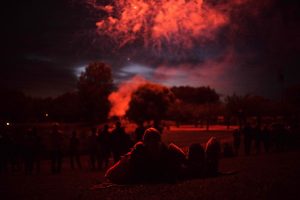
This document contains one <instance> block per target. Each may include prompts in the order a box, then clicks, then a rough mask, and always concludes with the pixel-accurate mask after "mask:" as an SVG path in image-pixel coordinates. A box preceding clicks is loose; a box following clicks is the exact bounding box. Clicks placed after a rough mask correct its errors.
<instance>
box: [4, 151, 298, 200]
mask: <svg viewBox="0 0 300 200" xmlns="http://www.w3.org/2000/svg"><path fill="white" fill-rule="evenodd" d="M299 158H300V151H299V150H293V151H289V152H283V153H270V154H262V155H252V156H248V157H246V156H243V155H241V156H240V157H236V158H226V159H222V160H221V170H223V171H227V170H238V171H239V172H238V173H237V174H235V175H228V176H221V177H217V178H206V179H196V180H188V181H183V182H179V183H176V184H156V185H133V186H112V187H106V188H95V189H92V187H93V186H95V185H99V184H100V183H101V182H103V181H104V179H103V172H90V171H87V170H83V171H79V170H75V171H71V170H65V171H64V172H63V173H62V174H60V175H52V174H50V173H48V172H47V171H46V170H44V171H43V172H41V174H39V175H32V176H28V175H27V176H26V175H24V174H22V173H20V174H18V173H16V174H7V175H1V176H0V193H1V196H0V199H118V200H119V199H164V200H166V199H182V200H183V199H300V194H299V193H300V172H299V171H300V159H299Z"/></svg>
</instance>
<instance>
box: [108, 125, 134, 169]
mask: <svg viewBox="0 0 300 200" xmlns="http://www.w3.org/2000/svg"><path fill="white" fill-rule="evenodd" d="M129 147H130V138H129V136H128V135H127V134H126V133H125V130H124V128H123V127H122V126H121V122H120V121H117V122H116V127H115V128H114V130H113V131H112V133H111V150H112V155H113V159H114V162H115V163H116V162H118V161H119V160H120V159H121V156H122V155H123V154H125V153H127V151H128V150H129Z"/></svg>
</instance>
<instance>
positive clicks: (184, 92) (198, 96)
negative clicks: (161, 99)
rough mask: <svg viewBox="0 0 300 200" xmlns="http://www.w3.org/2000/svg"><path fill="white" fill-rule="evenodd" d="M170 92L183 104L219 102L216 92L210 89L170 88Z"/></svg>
mask: <svg viewBox="0 0 300 200" xmlns="http://www.w3.org/2000/svg"><path fill="white" fill-rule="evenodd" d="M171 91H172V92H173V93H174V95H175V96H176V98H178V99H180V100H181V101H183V102H185V103H191V104H204V103H217V102H219V100H220V97H219V95H218V94H217V93H216V91H215V90H214V89H212V88H210V87H191V86H179V87H172V88H171Z"/></svg>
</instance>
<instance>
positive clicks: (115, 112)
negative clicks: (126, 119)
mask: <svg viewBox="0 0 300 200" xmlns="http://www.w3.org/2000/svg"><path fill="white" fill-rule="evenodd" d="M146 82H147V81H146V80H145V79H144V78H143V77H141V76H134V77H133V78H132V79H130V80H128V81H126V82H124V83H122V84H120V85H119V88H118V90H117V91H116V92H112V93H111V94H110V95H109V97H108V100H109V101H110V103H111V110H110V112H109V117H112V116H118V117H122V116H124V115H125V114H126V111H127V110H128V108H129V103H130V100H131V95H132V93H133V92H134V91H135V90H137V88H138V87H139V86H140V85H143V84H145V83H146Z"/></svg>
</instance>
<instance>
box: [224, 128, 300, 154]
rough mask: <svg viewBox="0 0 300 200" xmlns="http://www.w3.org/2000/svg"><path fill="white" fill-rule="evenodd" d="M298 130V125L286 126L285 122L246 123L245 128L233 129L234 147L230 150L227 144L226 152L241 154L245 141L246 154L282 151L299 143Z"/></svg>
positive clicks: (225, 146)
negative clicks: (241, 147)
mask: <svg viewBox="0 0 300 200" xmlns="http://www.w3.org/2000/svg"><path fill="white" fill-rule="evenodd" d="M297 132H298V130H297V127H290V126H286V125H285V124H283V123H274V124H265V125H263V126H261V125H259V124H255V125H251V124H250V123H246V124H245V126H244V127H243V128H241V129H235V130H234V131H233V145H232V147H233V148H232V150H230V149H231V147H229V146H228V144H225V145H224V153H225V154H226V155H227V156H228V157H229V156H230V155H232V156H234V155H239V151H240V146H241V143H243V146H244V154H245V155H250V154H260V153H261V152H262V151H264V152H265V153H269V152H270V151H273V152H275V151H276V152H281V151H284V150H287V149H289V148H292V147H295V146H296V145H297V141H298V140H299V138H297V137H299V136H298V134H297ZM242 136H243V137H242ZM242 139H243V140H242ZM226 149H227V150H226ZM230 151H232V153H231V152H230ZM226 155H225V156H226Z"/></svg>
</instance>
